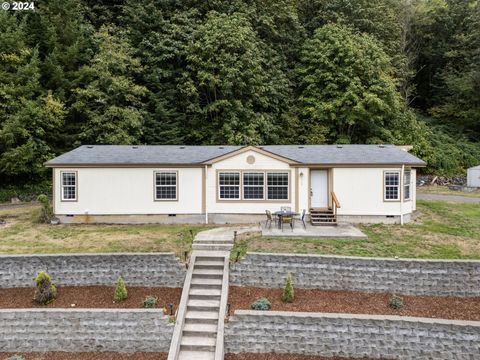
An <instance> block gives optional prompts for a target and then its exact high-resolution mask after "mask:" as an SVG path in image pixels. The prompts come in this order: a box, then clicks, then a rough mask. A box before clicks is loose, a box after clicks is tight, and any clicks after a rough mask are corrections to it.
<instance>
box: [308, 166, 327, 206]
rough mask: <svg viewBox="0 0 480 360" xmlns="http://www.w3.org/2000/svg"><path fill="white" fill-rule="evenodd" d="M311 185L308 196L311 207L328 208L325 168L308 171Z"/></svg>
mask: <svg viewBox="0 0 480 360" xmlns="http://www.w3.org/2000/svg"><path fill="white" fill-rule="evenodd" d="M310 184H311V186H312V188H311V192H310V196H311V197H312V199H311V205H312V208H328V172H327V170H312V171H311V172H310Z"/></svg>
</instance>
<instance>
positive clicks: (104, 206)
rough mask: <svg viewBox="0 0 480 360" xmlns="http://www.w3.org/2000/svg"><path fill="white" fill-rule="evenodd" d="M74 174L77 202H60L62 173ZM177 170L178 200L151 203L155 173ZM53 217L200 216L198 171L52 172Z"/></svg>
mask: <svg viewBox="0 0 480 360" xmlns="http://www.w3.org/2000/svg"><path fill="white" fill-rule="evenodd" d="M69 170H73V171H77V173H78V175H77V183H78V189H77V199H78V200H77V201H75V202H66V201H61V196H60V191H61V181H60V180H61V179H60V172H61V171H69ZM158 170H175V171H178V201H154V176H153V173H154V171H158ZM55 184H56V186H55V212H56V214H63V215H66V214H73V215H84V214H86V213H87V212H88V214H90V215H107V214H199V213H201V212H202V169H201V168H180V169H162V168H77V169H55Z"/></svg>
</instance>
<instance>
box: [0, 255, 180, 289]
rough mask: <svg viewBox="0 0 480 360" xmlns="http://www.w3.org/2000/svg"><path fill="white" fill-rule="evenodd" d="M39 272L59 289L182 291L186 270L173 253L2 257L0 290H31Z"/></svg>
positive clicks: (0, 260) (0, 259) (0, 261)
mask: <svg viewBox="0 0 480 360" xmlns="http://www.w3.org/2000/svg"><path fill="white" fill-rule="evenodd" d="M39 271H47V272H48V273H49V274H50V276H51V277H52V280H53V282H54V283H55V284H57V285H64V286H67V285H71V286H78V285H114V284H115V282H116V281H117V278H118V277H119V276H120V275H121V276H123V277H124V278H125V282H126V284H127V286H129V285H130V286H133V285H136V286H152V287H153V286H158V287H182V286H183V280H184V278H185V273H186V270H185V266H184V265H183V264H181V263H180V262H179V261H178V259H177V258H175V254H173V253H116V254H52V255H0V288H9V287H29V286H33V285H34V279H35V277H36V275H37V273H38V272H39Z"/></svg>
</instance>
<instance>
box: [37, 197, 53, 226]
mask: <svg viewBox="0 0 480 360" xmlns="http://www.w3.org/2000/svg"><path fill="white" fill-rule="evenodd" d="M37 201H38V202H39V203H40V204H42V209H41V212H40V222H43V223H49V222H50V220H52V219H53V207H52V204H51V203H50V199H49V198H48V196H47V195H44V194H41V195H38V197H37Z"/></svg>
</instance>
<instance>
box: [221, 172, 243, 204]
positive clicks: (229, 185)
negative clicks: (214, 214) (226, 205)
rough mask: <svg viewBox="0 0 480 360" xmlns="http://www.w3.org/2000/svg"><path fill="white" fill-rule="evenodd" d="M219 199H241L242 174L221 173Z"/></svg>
mask: <svg viewBox="0 0 480 360" xmlns="http://www.w3.org/2000/svg"><path fill="white" fill-rule="evenodd" d="M218 183H219V194H218V196H219V198H220V199H222V200H238V199H240V173H239V172H221V173H219V174H218Z"/></svg>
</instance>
